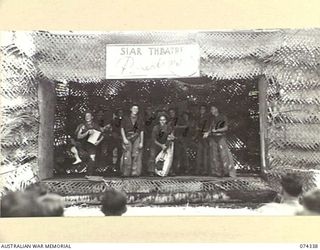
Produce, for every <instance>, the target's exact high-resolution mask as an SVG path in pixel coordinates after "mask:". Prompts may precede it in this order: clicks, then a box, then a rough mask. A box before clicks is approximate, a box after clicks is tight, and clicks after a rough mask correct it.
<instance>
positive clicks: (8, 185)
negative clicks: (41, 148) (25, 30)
mask: <svg viewBox="0 0 320 250" xmlns="http://www.w3.org/2000/svg"><path fill="white" fill-rule="evenodd" d="M1 54H2V56H3V60H2V63H1V68H0V71H1V75H2V78H1V81H0V87H1V118H2V123H1V169H0V178H1V180H2V183H1V184H2V185H1V187H0V193H3V192H4V191H5V190H6V189H9V190H19V189H23V188H24V187H25V186H27V185H28V184H30V183H32V182H35V181H37V180H38V178H37V173H38V162H37V156H38V132H39V124H38V118H39V116H38V98H37V74H38V73H37V69H36V68H35V66H34V64H33V63H32V60H31V59H30V58H28V56H27V55H26V54H25V53H24V52H23V51H21V50H20V49H19V48H18V47H17V46H16V45H15V44H10V45H8V46H5V47H1Z"/></svg>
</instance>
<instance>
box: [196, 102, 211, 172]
mask: <svg viewBox="0 0 320 250" xmlns="http://www.w3.org/2000/svg"><path fill="white" fill-rule="evenodd" d="M196 121H197V123H196V134H195V136H194V139H195V141H196V143H197V164H196V169H195V171H194V172H195V174H196V175H208V164H209V162H208V161H209V159H208V149H209V142H208V139H207V138H206V137H205V136H204V135H205V133H206V132H208V131H209V128H210V121H209V117H208V115H207V106H206V105H201V106H200V115H199V116H198V117H197V120H196Z"/></svg>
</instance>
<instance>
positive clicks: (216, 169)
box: [204, 106, 236, 177]
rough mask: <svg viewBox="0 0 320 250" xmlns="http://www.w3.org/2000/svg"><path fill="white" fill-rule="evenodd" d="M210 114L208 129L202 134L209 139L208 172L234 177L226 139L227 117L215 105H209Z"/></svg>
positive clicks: (232, 163)
mask: <svg viewBox="0 0 320 250" xmlns="http://www.w3.org/2000/svg"><path fill="white" fill-rule="evenodd" d="M210 115H211V121H210V122H211V125H210V130H209V131H208V132H206V133H205V135H204V137H205V138H208V139H209V163H210V172H211V174H212V175H215V176H219V177H223V176H231V177H235V175H236V171H235V168H234V162H233V158H232V155H231V152H230V150H229V148H228V144H227V140H226V132H227V131H228V121H227V118H226V116H225V115H222V114H220V113H219V110H218V109H217V108H216V107H215V106H211V107H210Z"/></svg>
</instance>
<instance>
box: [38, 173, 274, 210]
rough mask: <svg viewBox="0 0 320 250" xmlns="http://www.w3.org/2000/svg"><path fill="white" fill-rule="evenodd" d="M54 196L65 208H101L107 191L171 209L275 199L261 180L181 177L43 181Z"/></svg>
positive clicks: (271, 190)
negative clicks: (62, 201)
mask: <svg viewBox="0 0 320 250" xmlns="http://www.w3.org/2000/svg"><path fill="white" fill-rule="evenodd" d="M42 182H43V183H45V184H47V185H48V187H49V190H50V191H51V192H55V193H58V194H60V195H62V196H64V198H65V203H66V206H70V205H81V204H84V205H90V204H95V205H96V204H100V196H101V194H102V193H103V192H104V191H105V190H106V189H108V188H114V189H117V190H121V191H123V192H125V193H126V194H127V196H128V203H129V204H135V205H164V204H166V205H170V204H172V205H173V204H174V205H177V204H201V203H219V202H222V203H226V202H227V203H228V202H230V203H243V202H244V203H246V202H250V203H264V202H270V201H271V200H273V199H274V198H275V196H276V194H277V193H276V191H274V190H273V189H272V188H271V187H270V186H269V185H268V183H267V182H265V181H264V180H262V179H261V178H260V177H258V176H241V177H236V178H231V177H225V178H218V177H204V176H179V177H127V178H116V177H100V176H92V177H89V178H85V177H81V178H79V177H78V178H70V177H69V178H54V179H47V180H43V181H42Z"/></svg>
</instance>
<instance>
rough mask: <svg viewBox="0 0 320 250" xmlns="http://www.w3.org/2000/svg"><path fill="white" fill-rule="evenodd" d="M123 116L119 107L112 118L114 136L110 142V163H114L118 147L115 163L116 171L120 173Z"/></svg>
mask: <svg viewBox="0 0 320 250" xmlns="http://www.w3.org/2000/svg"><path fill="white" fill-rule="evenodd" d="M122 118H123V110H122V109H117V110H116V112H115V114H114V117H113V119H112V123H111V126H112V137H111V140H110V142H109V143H108V163H109V164H112V163H113V151H114V149H117V161H116V163H115V170H116V173H117V174H118V173H120V161H121V157H122V137H121V123H122Z"/></svg>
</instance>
